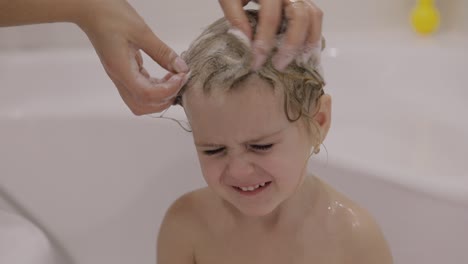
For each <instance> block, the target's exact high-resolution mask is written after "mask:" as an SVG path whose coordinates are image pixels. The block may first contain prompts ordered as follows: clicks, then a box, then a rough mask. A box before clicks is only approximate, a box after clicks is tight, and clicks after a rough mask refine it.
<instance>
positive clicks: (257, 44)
mask: <svg viewBox="0 0 468 264" xmlns="http://www.w3.org/2000/svg"><path fill="white" fill-rule="evenodd" d="M249 2H251V1H250V0H219V3H220V4H221V7H222V9H223V11H224V14H225V16H226V18H227V19H228V20H229V22H230V23H231V24H232V26H233V27H235V28H238V29H240V30H241V31H242V32H244V33H245V34H246V35H247V36H248V37H249V38H250V39H252V35H253V33H252V29H251V27H250V25H249V22H248V19H247V16H246V15H245V11H244V9H243V7H244V6H245V5H247V4H248V3H249ZM254 2H256V3H258V4H260V10H259V24H258V27H257V29H256V34H255V39H254V41H253V45H252V52H253V54H254V60H253V65H252V68H253V70H258V69H259V68H260V67H261V66H262V65H263V64H264V63H265V61H266V59H267V58H268V55H269V53H270V52H271V50H272V49H273V47H274V46H275V44H276V43H275V41H276V40H275V36H276V33H277V31H278V27H279V26H280V23H281V20H282V14H283V11H284V15H285V17H286V19H287V20H288V29H287V31H286V36H285V40H284V41H283V43H282V44H281V46H280V47H279V50H278V52H277V53H276V54H275V55H274V57H273V59H272V60H273V65H274V66H275V68H276V69H278V70H280V71H281V70H284V68H286V67H287V66H288V65H289V63H290V62H291V61H292V60H293V59H295V58H299V59H301V60H303V61H308V59H309V58H310V57H311V56H317V55H318V56H320V51H321V48H322V19H323V12H322V11H321V10H320V9H319V8H318V7H317V6H316V5H315V4H314V3H313V2H312V1H311V0H258V1H254Z"/></svg>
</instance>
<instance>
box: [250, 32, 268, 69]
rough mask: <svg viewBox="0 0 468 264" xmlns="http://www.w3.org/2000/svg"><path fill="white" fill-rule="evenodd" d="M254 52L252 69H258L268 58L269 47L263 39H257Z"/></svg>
mask: <svg viewBox="0 0 468 264" xmlns="http://www.w3.org/2000/svg"><path fill="white" fill-rule="evenodd" d="M252 52H253V56H254V59H253V63H252V70H254V71H258V70H259V69H260V68H261V67H262V66H263V64H265V61H266V60H267V58H268V47H267V46H266V44H265V43H264V42H263V41H261V40H256V41H254V43H253V45H252Z"/></svg>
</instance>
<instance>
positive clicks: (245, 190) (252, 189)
mask: <svg viewBox="0 0 468 264" xmlns="http://www.w3.org/2000/svg"><path fill="white" fill-rule="evenodd" d="M270 183H271V181H267V182H262V183H260V184H257V185H253V186H243V187H237V186H233V188H234V189H235V190H236V191H238V192H239V193H241V194H243V195H255V194H257V193H260V192H261V191H263V190H265V189H266V188H267V187H268V186H269V185H270Z"/></svg>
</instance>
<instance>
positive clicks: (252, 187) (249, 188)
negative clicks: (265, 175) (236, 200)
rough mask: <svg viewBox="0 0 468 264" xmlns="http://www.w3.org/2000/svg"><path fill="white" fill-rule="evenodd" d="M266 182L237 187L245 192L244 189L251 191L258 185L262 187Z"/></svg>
mask: <svg viewBox="0 0 468 264" xmlns="http://www.w3.org/2000/svg"><path fill="white" fill-rule="evenodd" d="M265 184H266V182H264V183H261V184H257V185H255V186H248V187H239V188H240V189H241V190H242V191H244V192H246V191H253V190H256V189H258V188H259V187H263V186H265Z"/></svg>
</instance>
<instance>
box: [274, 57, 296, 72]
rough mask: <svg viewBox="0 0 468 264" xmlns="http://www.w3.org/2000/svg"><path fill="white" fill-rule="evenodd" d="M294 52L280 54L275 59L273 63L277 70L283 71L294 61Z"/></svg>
mask: <svg viewBox="0 0 468 264" xmlns="http://www.w3.org/2000/svg"><path fill="white" fill-rule="evenodd" d="M294 57H295V56H294V53H293V52H280V53H278V54H276V55H275V56H274V57H273V60H272V63H273V66H274V67H275V69H276V70H278V71H283V70H284V69H286V67H287V66H288V65H289V63H291V61H292V60H293V59H294Z"/></svg>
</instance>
